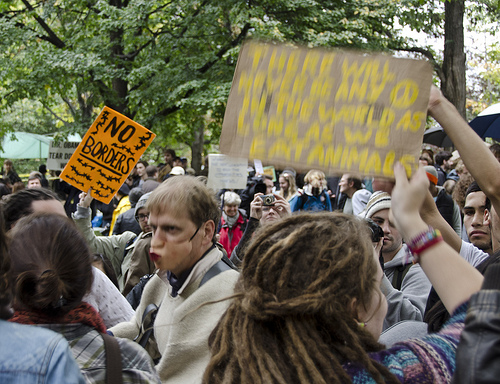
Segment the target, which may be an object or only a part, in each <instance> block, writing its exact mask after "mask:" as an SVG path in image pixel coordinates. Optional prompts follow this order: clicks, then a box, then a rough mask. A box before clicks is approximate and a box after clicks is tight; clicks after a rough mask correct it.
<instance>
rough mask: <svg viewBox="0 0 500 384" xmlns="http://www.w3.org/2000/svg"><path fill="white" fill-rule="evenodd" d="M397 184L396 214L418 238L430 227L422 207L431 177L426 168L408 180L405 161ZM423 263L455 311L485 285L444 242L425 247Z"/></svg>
mask: <svg viewBox="0 0 500 384" xmlns="http://www.w3.org/2000/svg"><path fill="white" fill-rule="evenodd" d="M394 175H395V177H396V186H395V188H394V190H393V192H392V208H391V210H392V215H393V217H394V221H395V223H396V226H397V228H398V230H399V232H400V233H401V234H403V237H404V238H405V239H408V240H411V239H415V238H416V237H417V236H418V235H420V234H421V233H423V232H426V231H427V230H428V225H427V224H426V223H425V222H424V221H423V220H422V218H421V217H420V214H419V209H420V207H421V206H422V204H423V201H424V198H425V196H426V193H427V190H428V184H429V180H428V179H427V176H426V174H425V171H424V169H423V168H421V169H419V170H418V171H417V172H416V173H415V175H414V176H413V178H412V180H411V181H408V179H407V177H406V173H405V170H404V168H403V166H402V165H401V164H399V163H398V164H396V165H395V167H394ZM420 266H421V267H422V269H423V270H424V272H425V274H426V275H427V277H428V278H429V280H430V282H431V283H432V285H433V286H434V288H435V289H436V291H437V293H438V294H439V296H440V297H441V300H442V301H443V303H444V305H445V307H446V309H447V310H448V311H449V312H450V313H452V312H453V311H454V310H455V309H456V308H457V307H458V306H459V305H460V304H462V303H463V302H465V301H467V300H468V299H469V298H470V296H471V295H472V294H473V293H475V292H477V291H478V290H479V289H480V288H481V284H482V281H483V277H482V275H481V274H480V273H479V272H478V271H477V270H476V269H475V268H474V267H472V266H471V265H470V264H469V263H467V261H465V260H464V259H462V258H461V257H460V255H459V254H458V253H457V252H456V251H454V250H453V249H452V248H451V247H450V246H449V245H448V244H447V243H445V242H444V241H441V242H438V243H436V244H435V245H433V246H431V247H429V248H427V249H425V250H423V251H422V252H421V254H420Z"/></svg>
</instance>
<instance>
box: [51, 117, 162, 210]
mask: <svg viewBox="0 0 500 384" xmlns="http://www.w3.org/2000/svg"><path fill="white" fill-rule="evenodd" d="M155 136H156V135H155V134H154V133H153V132H151V131H150V130H149V129H147V128H145V127H143V126H142V125H139V124H137V123H136V122H135V121H133V120H131V119H129V118H128V117H126V116H124V115H122V114H121V113H118V112H116V111H113V110H112V109H111V108H108V107H104V108H103V110H102V111H101V113H100V114H99V116H98V117H97V119H96V120H95V121H94V122H93V123H92V125H91V126H90V128H89V130H88V131H87V133H86V134H85V136H84V138H83V140H82V142H81V143H80V145H79V146H78V148H77V149H76V151H75V153H74V154H73V156H71V159H70V160H69V162H68V164H66V166H65V167H64V170H63V171H62V173H61V176H60V177H61V179H63V180H64V181H66V182H68V183H69V184H71V185H73V186H74V187H76V188H78V189H80V190H82V191H87V190H88V189H89V188H92V196H93V197H94V198H95V199H97V200H99V201H102V202H103V203H106V204H107V203H109V202H110V201H111V199H112V198H113V196H114V195H115V193H116V191H117V190H118V189H119V188H120V187H121V185H122V184H123V183H124V182H125V180H126V178H127V176H128V174H129V173H130V172H131V171H132V168H133V167H134V165H135V164H136V163H137V161H138V160H139V158H140V157H141V155H142V154H143V153H144V151H145V150H146V149H147V148H148V146H149V144H151V142H152V141H153V139H154V138H155Z"/></svg>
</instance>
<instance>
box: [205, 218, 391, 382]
mask: <svg viewBox="0 0 500 384" xmlns="http://www.w3.org/2000/svg"><path fill="white" fill-rule="evenodd" d="M376 272H377V265H376V261H375V258H374V256H373V247H372V245H371V240H370V233H369V229H368V227H367V225H366V224H365V223H363V222H362V221H360V220H359V219H357V218H355V217H353V216H350V215H345V214H342V213H333V214H332V213H314V214H311V213H304V214H299V215H294V216H290V217H288V218H285V219H283V220H280V221H277V222H275V223H273V224H270V225H265V226H263V227H262V228H261V229H260V230H259V231H258V232H257V233H256V234H255V236H254V238H253V240H252V242H251V244H250V245H249V248H248V251H247V253H246V254H245V260H244V264H243V268H242V272H241V275H240V278H239V280H238V283H237V285H236V288H235V295H234V300H233V302H232V303H231V305H230V306H229V308H228V309H227V311H226V313H225V314H224V315H223V317H222V318H221V320H220V321H219V324H218V325H217V327H216V328H215V329H214V331H213V332H212V334H211V335H210V338H209V345H210V349H211V353H212V358H211V360H210V363H209V365H208V367H207V369H206V371H205V374H204V377H203V381H204V382H205V383H233V382H237V383H252V384H254V383H282V384H284V383H310V382H314V383H340V382H342V383H345V382H351V379H350V377H349V376H348V374H347V373H346V372H345V371H344V369H343V367H342V364H343V363H346V362H355V363H356V364H359V365H360V367H364V368H365V369H366V370H367V371H368V372H369V373H370V374H371V375H372V376H373V378H374V379H375V380H376V382H377V383H382V382H394V383H397V382H398V381H397V379H396V377H395V376H394V375H392V373H391V372H390V371H389V370H388V369H387V368H386V367H384V366H382V365H381V364H379V363H378V362H376V361H374V360H372V359H370V357H369V355H368V353H367V352H372V351H378V350H381V349H383V348H384V346H383V345H381V344H379V343H378V342H377V341H376V340H375V339H374V337H373V336H372V335H371V334H370V332H369V331H368V330H366V329H365V328H362V327H360V326H359V324H358V323H357V321H356V319H355V318H356V317H357V314H356V313H354V312H357V311H356V310H355V308H353V305H352V303H353V299H356V302H357V303H360V304H359V305H364V307H367V306H368V303H370V300H371V296H372V295H373V294H374V293H373V292H374V288H375V286H376V284H378V283H379V282H378V281H376V280H377V278H376V276H377V273H376ZM358 308H359V307H358Z"/></svg>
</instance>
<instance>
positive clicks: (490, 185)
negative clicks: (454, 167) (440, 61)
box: [428, 86, 500, 213]
mask: <svg viewBox="0 0 500 384" xmlns="http://www.w3.org/2000/svg"><path fill="white" fill-rule="evenodd" d="M428 112H429V114H430V115H431V116H432V117H433V118H434V119H436V121H437V122H438V123H439V124H440V125H441V126H442V127H443V129H444V130H445V132H446V134H447V135H448V136H449V137H450V139H451V141H452V142H453V144H454V145H455V147H456V148H457V150H458V152H460V157H461V158H462V160H463V162H464V164H465V166H466V167H467V169H468V170H469V172H470V174H471V175H472V176H473V177H474V179H475V180H476V181H477V183H478V185H479V186H480V187H481V190H482V191H483V192H484V193H485V194H486V196H488V198H489V199H490V201H491V204H492V206H493V207H494V208H495V210H496V212H498V213H500V178H499V177H498V175H499V174H500V163H499V162H498V160H497V159H496V158H495V156H494V155H493V154H492V153H491V152H490V151H489V150H488V148H487V147H486V145H485V144H484V142H483V140H481V138H480V137H479V136H478V135H477V134H476V132H474V130H473V129H472V128H471V127H470V126H469V124H467V122H466V121H465V120H464V119H463V118H462V116H460V114H459V113H458V111H457V110H456V108H455V107H454V106H453V104H451V103H450V102H449V101H448V100H446V98H445V97H444V96H443V94H442V93H441V91H440V90H439V89H438V88H436V87H434V86H433V87H432V89H431V96H430V99H429V107H428Z"/></svg>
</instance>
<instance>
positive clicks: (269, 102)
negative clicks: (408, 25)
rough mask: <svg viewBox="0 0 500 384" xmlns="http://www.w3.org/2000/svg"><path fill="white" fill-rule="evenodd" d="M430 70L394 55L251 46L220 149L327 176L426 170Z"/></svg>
mask: <svg viewBox="0 0 500 384" xmlns="http://www.w3.org/2000/svg"><path fill="white" fill-rule="evenodd" d="M431 80H432V68H431V66H430V65H429V63H427V62H425V61H422V60H420V61H419V60H409V59H397V58H393V57H390V56H387V55H368V54H366V53H364V54H362V53H354V52H342V51H331V50H326V49H321V48H312V49H311V48H304V47H293V46H290V45H284V44H270V43H261V42H252V41H251V42H249V43H246V44H244V45H243V47H242V48H241V51H240V56H239V58H238V64H237V66H236V72H235V74H234V78H233V84H232V87H231V92H230V94H229V100H228V104H227V107H226V114H225V116H224V123H223V126H222V133H221V140H220V150H221V152H222V153H224V154H226V155H228V156H235V157H236V156H237V157H244V158H245V157H248V158H249V159H261V160H262V162H263V163H264V164H272V165H274V166H282V167H286V166H291V167H295V168H298V169H311V168H314V169H322V170H324V171H325V172H327V173H329V174H334V173H344V172H347V173H355V174H362V175H371V176H385V177H392V176H393V165H394V162H395V161H400V162H401V163H402V164H403V165H404V166H405V168H406V169H407V172H408V173H409V174H411V172H412V170H415V169H416V167H417V166H418V155H419V152H420V147H421V144H422V137H423V132H424V129H425V121H426V116H427V103H428V100H429V92H430V87H431Z"/></svg>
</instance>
